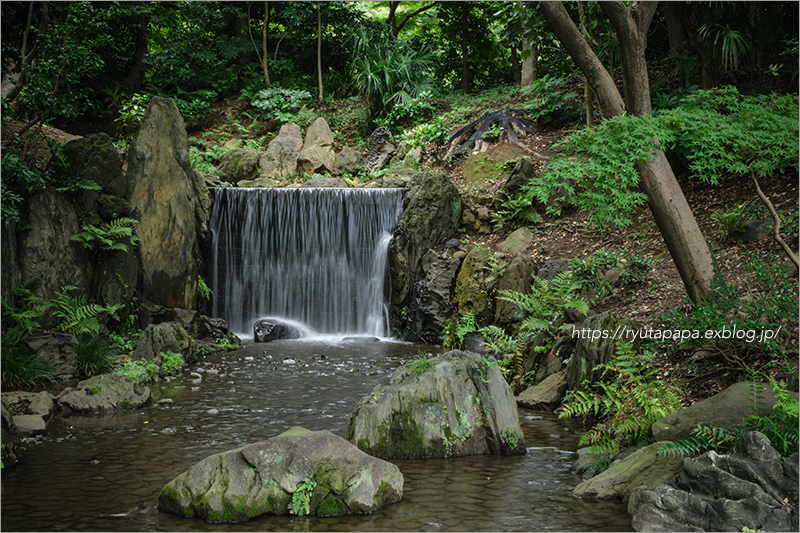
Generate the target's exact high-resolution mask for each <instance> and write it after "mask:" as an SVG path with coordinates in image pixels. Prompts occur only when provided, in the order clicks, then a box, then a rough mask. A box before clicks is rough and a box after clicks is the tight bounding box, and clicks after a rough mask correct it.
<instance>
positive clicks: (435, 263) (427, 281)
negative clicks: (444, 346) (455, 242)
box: [409, 250, 464, 342]
mask: <svg viewBox="0 0 800 533" xmlns="http://www.w3.org/2000/svg"><path fill="white" fill-rule="evenodd" d="M457 254H458V253H457ZM457 254H454V255H453V256H451V257H439V256H438V255H437V254H436V252H434V251H433V250H428V253H426V254H425V255H424V256H423V258H422V272H423V273H424V275H425V277H424V279H422V280H420V281H419V282H417V284H416V286H415V288H414V290H415V293H416V297H415V298H414V317H413V318H412V321H411V324H409V329H410V331H411V336H413V337H415V338H421V339H422V338H425V336H426V335H427V333H428V332H429V331H433V330H436V329H437V328H439V327H441V326H442V324H444V322H445V321H446V320H447V319H448V318H450V316H451V315H452V313H453V304H452V299H453V289H454V286H455V279H456V275H457V274H458V269H459V267H460V266H461V260H462V259H463V255H464V253H463V252H461V253H460V255H457ZM431 340H432V341H434V342H435V341H436V340H437V339H431Z"/></svg>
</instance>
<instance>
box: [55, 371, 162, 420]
mask: <svg viewBox="0 0 800 533" xmlns="http://www.w3.org/2000/svg"><path fill="white" fill-rule="evenodd" d="M152 400H153V398H152V396H151V394H150V387H148V386H147V385H145V384H143V383H137V382H136V381H134V380H133V378H131V377H129V376H122V375H117V374H101V375H99V376H94V377H91V378H89V379H86V380H83V381H81V382H79V383H78V385H77V386H75V387H68V388H66V389H64V390H63V391H62V392H61V394H59V395H58V397H57V398H56V404H57V405H58V408H59V409H60V410H62V411H67V412H73V413H106V412H115V411H120V410H123V409H136V408H137V407H141V406H143V405H147V404H149V403H150V402H151V401H152Z"/></svg>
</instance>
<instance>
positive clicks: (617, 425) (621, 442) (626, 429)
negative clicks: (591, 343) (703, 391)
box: [558, 341, 683, 469]
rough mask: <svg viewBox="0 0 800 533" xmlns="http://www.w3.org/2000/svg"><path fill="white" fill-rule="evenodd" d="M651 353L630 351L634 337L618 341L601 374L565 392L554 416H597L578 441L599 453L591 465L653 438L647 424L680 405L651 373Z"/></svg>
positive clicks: (673, 391) (676, 392) (674, 394)
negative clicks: (599, 378) (564, 396)
mask: <svg viewBox="0 0 800 533" xmlns="http://www.w3.org/2000/svg"><path fill="white" fill-rule="evenodd" d="M654 358H655V354H653V353H652V352H644V353H641V354H637V353H635V352H634V351H633V343H630V342H625V341H617V352H616V354H615V356H614V357H612V359H611V361H609V363H608V364H601V365H597V366H596V367H595V370H598V369H599V370H602V371H603V374H602V379H601V381H598V382H596V383H594V384H591V385H590V384H589V383H588V382H584V387H585V388H586V390H571V391H569V392H568V393H567V398H566V400H565V402H564V408H563V410H562V411H561V413H559V415H558V417H559V418H572V417H576V416H584V417H594V418H597V419H599V420H600V423H598V424H596V425H595V426H594V427H592V429H590V430H589V431H588V432H586V433H584V434H583V436H581V439H580V441H579V442H578V444H579V445H580V446H585V445H587V444H588V445H591V450H590V451H589V453H590V454H592V455H597V456H598V461H596V463H597V464H596V465H595V466H596V467H599V468H600V469H603V466H606V467H607V465H608V464H610V462H611V460H612V458H613V457H614V455H616V454H617V452H618V451H619V449H620V447H622V446H637V447H639V446H644V445H647V444H650V443H652V442H653V434H652V433H651V432H650V426H652V425H653V422H655V421H656V420H658V419H660V418H663V417H665V416H667V415H668V414H670V413H673V412H674V411H677V410H678V409H680V408H682V407H683V405H682V403H681V394H680V390H679V389H678V388H677V387H674V386H672V385H669V384H667V383H664V382H662V381H661V380H660V379H659V378H658V376H657V375H656V372H657V369H656V368H655V366H654Z"/></svg>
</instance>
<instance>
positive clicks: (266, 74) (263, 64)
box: [261, 0, 272, 89]
mask: <svg viewBox="0 0 800 533" xmlns="http://www.w3.org/2000/svg"><path fill="white" fill-rule="evenodd" d="M268 33H269V2H268V1H266V0H265V1H264V26H263V27H262V28H261V68H262V70H263V71H264V83H265V84H266V86H267V89H269V88H270V87H272V83H270V81H269V67H268V66H267V58H268V57H269V53H268V51H267V34H268Z"/></svg>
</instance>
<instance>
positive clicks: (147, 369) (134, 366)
mask: <svg viewBox="0 0 800 533" xmlns="http://www.w3.org/2000/svg"><path fill="white" fill-rule="evenodd" d="M158 372H159V368H158V365H157V364H156V363H154V362H151V361H147V360H146V359H140V360H139V361H128V362H126V363H125V364H123V365H122V366H121V367H119V368H117V369H116V370H114V373H115V374H118V375H122V376H129V377H131V378H133V379H134V380H135V381H136V382H137V383H147V382H149V381H155V380H156V379H158Z"/></svg>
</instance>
